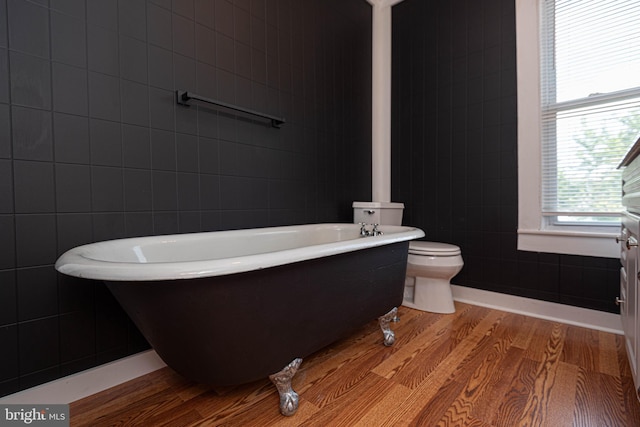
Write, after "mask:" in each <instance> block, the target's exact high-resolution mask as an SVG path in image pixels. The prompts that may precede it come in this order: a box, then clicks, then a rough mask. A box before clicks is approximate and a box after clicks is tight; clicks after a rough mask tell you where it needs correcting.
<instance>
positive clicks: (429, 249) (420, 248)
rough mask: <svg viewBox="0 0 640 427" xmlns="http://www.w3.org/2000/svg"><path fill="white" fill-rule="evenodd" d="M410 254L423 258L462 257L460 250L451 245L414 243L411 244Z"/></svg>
mask: <svg viewBox="0 0 640 427" xmlns="http://www.w3.org/2000/svg"><path fill="white" fill-rule="evenodd" d="M409 253H410V254H413V255H423V256H456V255H460V248H459V247H458V246H456V245H451V244H449V243H440V242H423V241H413V242H411V243H409Z"/></svg>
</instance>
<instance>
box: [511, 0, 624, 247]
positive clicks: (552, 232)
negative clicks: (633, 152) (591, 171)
mask: <svg viewBox="0 0 640 427" xmlns="http://www.w3.org/2000/svg"><path fill="white" fill-rule="evenodd" d="M540 2H541V0H516V52H517V87H518V92H517V93H518V250H523V251H534V252H548V253H560V254H572V255H583V256H596V257H604V258H618V257H619V256H620V248H619V246H618V244H617V243H616V241H615V237H616V236H618V235H619V234H620V230H619V228H618V227H613V226H608V227H598V226H589V225H585V226H580V227H576V226H571V225H568V226H553V225H551V224H548V221H547V220H546V217H545V216H543V215H542V188H541V186H542V182H541V168H542V145H541V144H542V142H541V132H542V129H541V127H542V120H541V118H542V111H541V93H540V48H541V46H540V29H539V27H540V25H539V22H540V7H541V4H540ZM620 160H622V159H620Z"/></svg>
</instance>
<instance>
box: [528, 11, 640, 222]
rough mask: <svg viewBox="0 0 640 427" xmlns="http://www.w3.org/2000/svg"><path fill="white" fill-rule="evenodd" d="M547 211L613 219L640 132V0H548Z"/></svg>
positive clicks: (544, 84)
mask: <svg viewBox="0 0 640 427" xmlns="http://www.w3.org/2000/svg"><path fill="white" fill-rule="evenodd" d="M541 17H542V22H541V38H542V39H541V52H540V56H541V90H542V92H541V100H542V105H541V112H542V115H541V119H542V126H541V128H542V174H541V176H542V213H543V215H544V216H547V217H554V218H555V220H557V221H563V220H566V221H591V222H593V221H595V222H598V221H606V220H607V217H611V216H617V214H618V212H620V210H621V209H622V206H621V188H620V187H621V184H620V171H618V170H617V166H618V164H619V163H620V161H621V160H622V158H623V157H624V154H625V153H626V151H627V150H628V149H629V148H630V146H631V145H632V144H633V142H634V141H635V140H636V139H637V137H638V135H639V134H640V2H639V1H637V0H579V1H577V0H543V1H542V10H541Z"/></svg>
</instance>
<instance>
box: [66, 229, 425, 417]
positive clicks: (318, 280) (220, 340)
mask: <svg viewBox="0 0 640 427" xmlns="http://www.w3.org/2000/svg"><path fill="white" fill-rule="evenodd" d="M369 228H370V227H369ZM380 231H382V232H383V234H382V235H377V236H368V237H363V236H361V226H360V225H357V224H312V225H300V226H286V227H270V228H261V229H250V230H234V231H220V232H209V233H194V234H180V235H170V236H151V237H142V238H131V239H120V240H111V241H106V242H99V243H93V244H89V245H84V246H80V247H77V248H74V249H71V250H69V251H68V252H66V253H65V254H63V255H62V256H61V257H60V258H59V259H58V261H57V262H56V269H57V270H58V271H60V272H61V273H64V274H67V275H71V276H75V277H81V278H87V279H96V280H103V281H105V282H106V284H107V286H108V288H109V289H110V290H111V292H112V293H113V294H114V295H115V297H116V299H117V300H118V301H119V302H120V304H121V305H122V307H123V308H124V309H125V311H126V312H127V313H128V315H129V316H130V317H131V319H132V320H133V322H134V323H135V324H136V325H137V326H138V328H139V329H140V331H141V332H142V334H143V335H144V336H145V338H146V339H147V340H148V341H149V343H150V344H151V346H152V347H153V348H154V349H155V350H156V352H157V353H158V355H159V356H160V357H161V358H162V359H163V360H164V361H165V363H166V364H167V365H168V366H170V367H171V368H173V369H174V370H175V371H177V372H178V373H180V374H181V375H183V376H184V377H186V378H188V379H191V380H194V381H197V382H202V383H206V384H211V385H234V384H241V383H245V382H250V381H254V380H257V379H260V378H264V377H266V376H269V377H270V378H271V380H272V381H273V383H274V384H275V385H276V387H277V389H278V391H279V393H280V410H281V412H282V413H283V414H284V415H292V414H293V413H295V411H296V409H297V406H298V396H297V394H296V393H295V392H294V391H293V390H292V388H291V378H292V377H293V375H294V374H295V372H296V370H297V368H298V367H299V365H300V363H301V362H302V358H304V357H306V356H308V355H310V354H311V353H313V352H315V351H317V350H319V349H321V348H323V347H325V346H327V345H329V344H331V343H332V342H334V341H336V340H338V339H340V338H342V337H344V336H346V335H348V334H349V333H350V332H353V331H354V330H355V329H357V328H359V327H362V326H363V325H364V324H366V323H367V322H369V321H371V320H373V319H375V318H379V319H380V326H381V328H382V332H383V335H384V338H385V344H387V345H390V344H392V343H393V339H394V337H393V332H392V331H391V330H390V328H389V321H390V320H391V318H392V317H393V315H394V314H395V310H396V308H395V307H397V306H398V305H400V304H401V303H402V298H403V287H404V281H405V273H406V264H407V253H408V245H409V240H412V239H415V238H419V237H422V236H424V233H423V232H422V230H420V229H416V228H411V227H400V226H383V227H380Z"/></svg>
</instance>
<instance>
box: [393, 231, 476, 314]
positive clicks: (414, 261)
mask: <svg viewBox="0 0 640 427" xmlns="http://www.w3.org/2000/svg"><path fill="white" fill-rule="evenodd" d="M463 265H464V262H463V260H462V255H461V252H460V248H459V247H458V246H455V245H450V244H448V243H440V242H422V241H414V242H411V243H410V244H409V256H408V259H407V277H406V280H405V288H404V301H403V303H402V305H404V306H407V307H411V308H415V309H418V310H423V311H429V312H433V313H454V312H455V311H456V309H455V306H454V304H453V295H452V293H451V279H452V278H453V276H455V275H456V274H458V273H459V272H460V270H462V266H463Z"/></svg>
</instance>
